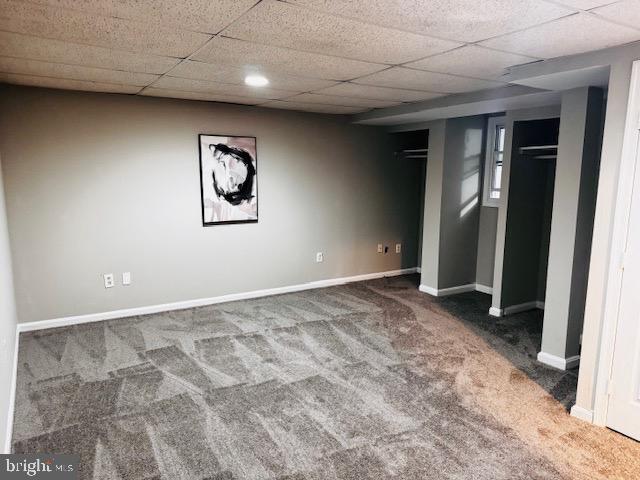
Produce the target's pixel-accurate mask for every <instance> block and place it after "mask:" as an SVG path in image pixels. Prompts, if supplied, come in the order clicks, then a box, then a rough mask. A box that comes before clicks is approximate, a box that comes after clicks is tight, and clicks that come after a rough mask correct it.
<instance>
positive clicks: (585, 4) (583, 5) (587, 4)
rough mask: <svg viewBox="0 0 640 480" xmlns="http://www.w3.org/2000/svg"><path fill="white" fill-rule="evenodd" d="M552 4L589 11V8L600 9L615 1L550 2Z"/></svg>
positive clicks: (560, 0)
mask: <svg viewBox="0 0 640 480" xmlns="http://www.w3.org/2000/svg"><path fill="white" fill-rule="evenodd" d="M550 1H552V2H554V3H560V4H562V5H566V6H567V7H570V8H576V9H579V10H589V9H591V8H595V7H600V6H602V5H607V4H609V3H612V2H615V1H617V0H550Z"/></svg>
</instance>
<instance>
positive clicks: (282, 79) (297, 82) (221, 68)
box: [169, 60, 336, 92]
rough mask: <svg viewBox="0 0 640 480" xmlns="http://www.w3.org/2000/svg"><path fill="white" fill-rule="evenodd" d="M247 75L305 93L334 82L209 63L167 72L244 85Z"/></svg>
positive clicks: (191, 63)
mask: <svg viewBox="0 0 640 480" xmlns="http://www.w3.org/2000/svg"><path fill="white" fill-rule="evenodd" d="M249 73H260V74H262V75H264V76H265V77H267V78H268V79H269V86H270V87H272V88H279V89H282V90H295V91H300V92H305V91H308V90H316V89H318V88H325V87H330V86H331V85H335V83H336V82H333V81H331V80H320V79H317V78H307V77H298V76H294V75H288V74H286V73H276V72H270V71H268V70H265V69H260V68H255V67H245V68H239V67H233V66H230V65H213V64H211V63H203V62H194V61H189V60H187V61H184V62H182V63H181V64H180V65H178V66H177V67H176V68H174V69H173V70H171V72H169V75H170V76H172V77H182V78H194V79H199V80H210V81H213V82H222V83H234V84H239V85H241V84H244V78H245V77H246V75H247V74H249Z"/></svg>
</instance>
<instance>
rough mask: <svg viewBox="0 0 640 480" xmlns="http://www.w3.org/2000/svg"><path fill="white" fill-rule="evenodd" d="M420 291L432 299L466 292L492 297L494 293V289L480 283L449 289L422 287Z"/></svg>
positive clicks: (419, 288)
mask: <svg viewBox="0 0 640 480" xmlns="http://www.w3.org/2000/svg"><path fill="white" fill-rule="evenodd" d="M418 290H420V291H421V292H424V293H428V294H429V295H431V296H432V297H446V296H447V295H456V294H458V293H465V292H474V291H476V292H482V293H488V294H489V295H491V294H492V293H493V288H491V287H488V286H486V285H481V284H479V283H467V284H466V285H458V286H456V287H448V288H440V289H438V288H434V287H430V286H429V285H422V284H421V285H420V286H419V287H418Z"/></svg>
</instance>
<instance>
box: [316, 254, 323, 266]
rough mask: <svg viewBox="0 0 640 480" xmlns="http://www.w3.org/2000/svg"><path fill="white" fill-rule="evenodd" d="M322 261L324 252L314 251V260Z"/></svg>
mask: <svg viewBox="0 0 640 480" xmlns="http://www.w3.org/2000/svg"><path fill="white" fill-rule="evenodd" d="M323 261H324V254H323V253H322V252H318V253H316V262H318V263H320V262H323Z"/></svg>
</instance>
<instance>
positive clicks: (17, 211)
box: [0, 87, 420, 322]
mask: <svg viewBox="0 0 640 480" xmlns="http://www.w3.org/2000/svg"><path fill="white" fill-rule="evenodd" d="M0 112H1V113H0V116H1V117H0V152H1V153H2V164H3V168H4V175H5V186H6V193H7V210H8V218H9V227H10V230H9V231H10V234H11V242H12V245H13V263H14V277H15V288H16V297H17V304H18V316H19V320H20V321H22V322H25V321H31V320H40V319H48V318H55V317H60V316H67V315H78V314H86V313H93V312H101V311H111V310H116V309H122V308H129V307H137V306H145V305H155V304H162V303H167V302H174V301H181V300H188V299H197V298H206V297H211V296H217V295H223V294H228V293H235V292H245V291H251V290H257V289H264V288H271V287H278V286H286V285H292V284H299V283H304V282H308V281H313V280H321V279H328V278H334V277H343V276H350V275H357V274H363V273H370V272H380V271H386V270H393V269H399V268H405V267H415V266H416V262H417V259H416V252H417V245H416V240H417V238H418V232H417V228H418V226H417V223H418V222H416V221H415V219H416V218H417V215H418V212H419V210H418V209H419V205H418V203H419V196H420V191H419V186H418V185H417V182H415V178H416V177H417V176H418V175H419V171H418V168H419V164H418V163H415V162H404V163H401V164H399V163H398V162H394V159H393V156H392V149H391V145H390V140H389V138H388V135H386V134H383V133H382V130H378V129H376V128H373V127H363V126H354V125H350V124H349V123H348V121H347V119H341V118H339V117H333V116H321V115H314V114H304V113H296V112H289V111H278V110H272V109H259V108H254V107H244V106H233V105H223V104H212V103H206V102H190V101H183V100H170V99H154V98H140V97H129V96H123V95H108V94H91V93H78V92H64V91H53V90H45V89H32V88H20V87H4V89H3V91H2V92H1V93H0ZM199 133H211V134H233V135H252V136H256V137H257V142H258V171H259V178H258V182H259V184H258V191H259V195H260V196H259V211H260V220H259V223H257V224H245V225H231V226H216V227H209V228H203V227H202V226H201V214H200V187H199V171H198V148H197V147H198V144H197V135H198V134H199ZM379 242H383V243H385V244H388V245H389V246H390V247H391V248H390V252H389V253H388V254H386V255H383V254H378V253H376V246H377V243H379ZM396 242H402V243H403V253H402V254H395V253H394V249H393V244H394V243H396ZM317 251H323V252H324V254H325V261H324V263H321V264H317V263H315V253H316V252H317ZM123 271H130V272H132V275H133V284H132V285H131V286H129V287H123V286H121V285H120V284H119V283H120V274H121V273H122V272H123ZM104 272H113V273H115V274H116V279H117V286H116V287H115V288H112V289H109V290H106V289H104V287H103V284H102V278H101V274H102V273H104Z"/></svg>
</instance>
